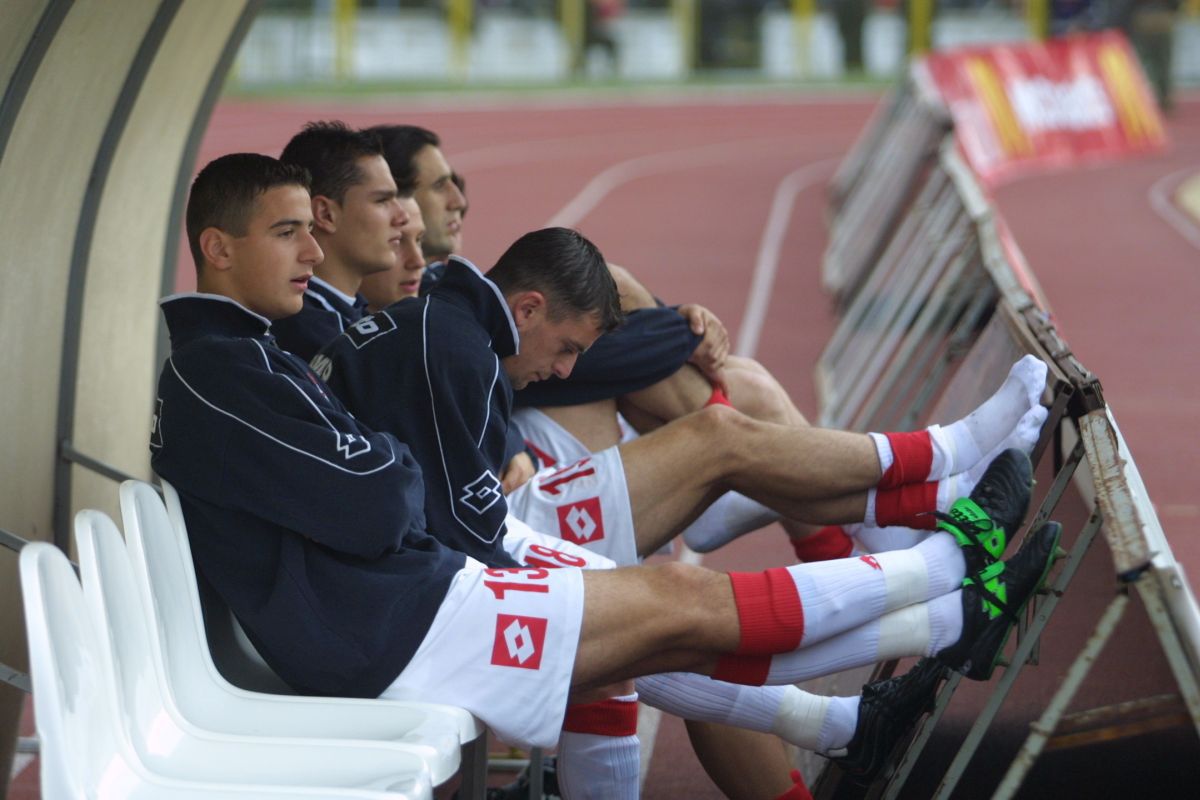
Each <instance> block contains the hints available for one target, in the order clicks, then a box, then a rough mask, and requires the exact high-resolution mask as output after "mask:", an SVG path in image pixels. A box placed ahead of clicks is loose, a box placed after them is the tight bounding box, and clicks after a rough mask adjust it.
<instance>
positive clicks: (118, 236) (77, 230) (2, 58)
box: [0, 0, 261, 789]
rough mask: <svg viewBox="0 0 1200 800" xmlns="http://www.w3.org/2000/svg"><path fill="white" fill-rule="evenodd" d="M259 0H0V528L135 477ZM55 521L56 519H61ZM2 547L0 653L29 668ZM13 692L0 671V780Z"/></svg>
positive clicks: (45, 524) (20, 530) (60, 515)
mask: <svg viewBox="0 0 1200 800" xmlns="http://www.w3.org/2000/svg"><path fill="white" fill-rule="evenodd" d="M260 4H261V2H260V0H221V2H212V0H74V2H72V1H71V0H0V79H2V80H3V86H4V91H3V95H0V281H2V282H0V350H2V351H3V353H4V360H3V364H4V366H5V373H6V374H5V380H4V381H3V382H2V383H0V420H2V422H0V528H4V529H5V530H8V531H11V532H12V533H15V534H17V535H18V536H21V537H24V538H26V539H40V540H48V541H55V540H57V542H58V544H59V545H60V546H67V545H68V543H67V541H66V540H65V538H64V537H65V534H66V531H68V530H69V523H70V519H71V516H72V515H73V514H74V512H75V511H76V510H77V509H80V508H102V509H106V510H109V511H110V513H112V512H113V511H115V498H116V492H115V490H114V489H115V487H114V485H113V483H112V482H111V481H110V480H109V479H108V478H105V477H102V476H100V475H97V474H95V473H94V472H92V471H90V470H88V469H85V468H83V467H80V466H78V465H72V464H71V463H70V462H68V461H66V460H64V459H63V458H62V457H61V449H60V445H61V444H62V443H63V442H69V443H70V444H71V445H72V447H73V448H74V449H75V450H76V451H78V452H80V453H83V454H84V455H86V456H90V457H93V458H96V459H99V460H100V461H102V462H105V463H106V464H109V465H111V466H112V467H114V468H116V469H118V470H120V471H123V472H126V473H129V474H132V475H136V476H139V477H146V476H148V474H149V463H148V461H149V458H148V451H147V448H146V441H147V436H148V433H149V426H150V416H151V407H152V402H153V397H154V378H155V373H156V371H157V367H158V365H157V363H156V362H157V358H156V342H157V341H158V330H159V315H158V307H157V304H156V300H157V298H158V297H159V296H160V295H161V294H162V288H163V283H164V277H163V276H164V275H167V274H170V275H173V271H174V262H175V254H176V252H177V251H176V247H177V243H178V236H179V235H180V231H179V230H178V223H177V220H179V219H180V218H181V216H182V208H183V201H184V198H185V196H186V190H187V185H188V183H189V181H190V179H191V176H192V172H193V166H194V165H193V161H194V158H195V152H196V148H197V146H198V142H199V138H200V136H201V135H202V134H203V131H204V129H205V127H206V126H207V124H208V118H209V115H210V113H211V110H212V105H213V103H214V102H215V98H216V95H217V92H218V91H219V89H220V86H221V83H222V82H223V80H224V77H225V74H226V72H227V71H228V69H229V65H230V62H231V61H232V57H233V54H234V52H235V51H236V47H237V45H238V43H239V42H240V41H241V39H242V37H243V36H244V35H245V31H246V28H247V27H248V25H249V21H250V19H251V18H252V16H253V14H254V13H255V12H256V11H257V9H258V6H259V5H260ZM56 531H57V536H56ZM16 561H17V560H16V558H15V555H14V554H13V553H11V552H8V551H5V550H0V662H2V663H5V664H8V665H10V666H13V667H16V668H18V669H25V668H26V657H25V645H24V630H23V627H22V624H21V606H20V599H19V592H18V586H17V570H16ZM22 701H23V695H22V693H20V692H18V691H17V690H15V689H13V688H11V687H9V686H6V685H4V684H0V789H3V788H4V786H5V784H6V781H7V778H8V774H9V771H10V767H9V764H10V762H11V756H12V745H13V742H14V741H15V736H16V723H17V719H18V715H19V712H20V707H21V703H22Z"/></svg>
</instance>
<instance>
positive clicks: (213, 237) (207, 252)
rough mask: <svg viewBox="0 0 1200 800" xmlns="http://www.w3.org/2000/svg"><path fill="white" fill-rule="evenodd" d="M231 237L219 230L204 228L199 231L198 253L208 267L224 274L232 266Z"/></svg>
mask: <svg viewBox="0 0 1200 800" xmlns="http://www.w3.org/2000/svg"><path fill="white" fill-rule="evenodd" d="M231 239H232V237H231V236H230V235H229V234H227V233H225V231H223V230H221V229H220V228H205V229H204V230H202V231H200V252H201V253H203V254H204V260H205V262H207V264H208V265H209V266H211V267H212V268H213V269H215V270H216V271H218V272H224V271H225V270H227V269H229V268H230V267H232V266H233V248H232V247H231Z"/></svg>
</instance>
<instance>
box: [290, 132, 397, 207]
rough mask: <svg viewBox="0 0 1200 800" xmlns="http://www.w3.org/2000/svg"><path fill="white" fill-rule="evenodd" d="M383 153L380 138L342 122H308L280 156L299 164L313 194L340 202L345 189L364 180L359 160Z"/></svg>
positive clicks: (343, 197) (344, 195) (344, 194)
mask: <svg viewBox="0 0 1200 800" xmlns="http://www.w3.org/2000/svg"><path fill="white" fill-rule="evenodd" d="M381 155H383V146H382V145H381V144H380V142H379V137H378V136H376V135H374V134H372V133H368V132H367V131H356V130H352V129H351V128H349V127H347V126H346V123H344V122H338V121H336V120H334V121H332V122H310V123H308V124H307V125H305V126H304V129H303V130H301V131H300V132H299V133H297V134H296V135H295V136H293V137H292V140H291V141H290V142H288V143H287V147H285V148H283V153H282V154H281V155H280V156H279V159H280V160H281V161H284V162H286V163H288V164H298V165H300V166H302V167H304V168H305V169H306V170H308V174H309V175H311V176H312V193H313V194H314V195H322V196H324V197H328V198H330V199H331V200H333V201H334V202H337V203H340V202H342V200H344V199H345V197H346V190H348V189H349V188H350V187H351V186H354V185H355V184H357V183H361V182H362V180H363V172H362V169H361V168H360V167H359V166H358V160H359V159H360V158H363V157H366V156H381Z"/></svg>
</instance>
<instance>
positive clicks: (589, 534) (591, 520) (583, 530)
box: [558, 497, 604, 544]
mask: <svg viewBox="0 0 1200 800" xmlns="http://www.w3.org/2000/svg"><path fill="white" fill-rule="evenodd" d="M558 532H559V535H561V536H562V538H564V539H566V540H567V541H568V542H574V543H575V544H587V543H588V542H598V541H600V540H601V539H603V538H604V515H603V514H601V513H600V498H599V497H589V498H588V499H587V500H580V501H579V502H577V503H568V504H567V505H565V506H559V507H558Z"/></svg>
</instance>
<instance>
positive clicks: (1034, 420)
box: [958, 362, 1050, 494]
mask: <svg viewBox="0 0 1200 800" xmlns="http://www.w3.org/2000/svg"><path fill="white" fill-rule="evenodd" d="M1039 363H1040V362H1039ZM1049 414H1050V410H1049V409H1047V408H1046V407H1045V406H1042V405H1036V406H1034V407H1033V408H1031V409H1029V410H1028V411H1026V412H1025V414H1024V415H1023V416H1022V417H1021V419H1020V420H1019V421H1018V422H1017V426H1016V427H1015V428H1013V429H1012V431H1011V432H1010V433H1009V434H1008V436H1007V437H1005V439H1004V441H1003V442H1001V443H1000V445H999V446H998V447H996V449H995V450H993V451H992V452H990V453H988V454H987V455H986V456H984V457H983V458H981V459H980V460H979V463H978V464H976V465H975V466H973V467H971V468H970V469H969V470H967V475H966V480H964V481H961V485H960V486H959V487H958V488H959V490H960V491H961V493H962V494H970V493H971V490H972V489H974V488H975V484H977V483H979V479H980V478H982V477H983V473H984V472H986V471H987V468H988V465H989V464H991V463H992V460H993V459H995V458H996V456H998V455H1000V453H1002V452H1003V451H1005V450H1008V449H1016V450H1020V451H1021V452H1022V453H1024V454H1025V455H1029V454H1030V453H1032V452H1033V448H1034V447H1035V446H1036V445H1037V443H1038V438H1039V437H1040V436H1041V435H1042V425H1044V424H1045V423H1046V417H1047V416H1049Z"/></svg>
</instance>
